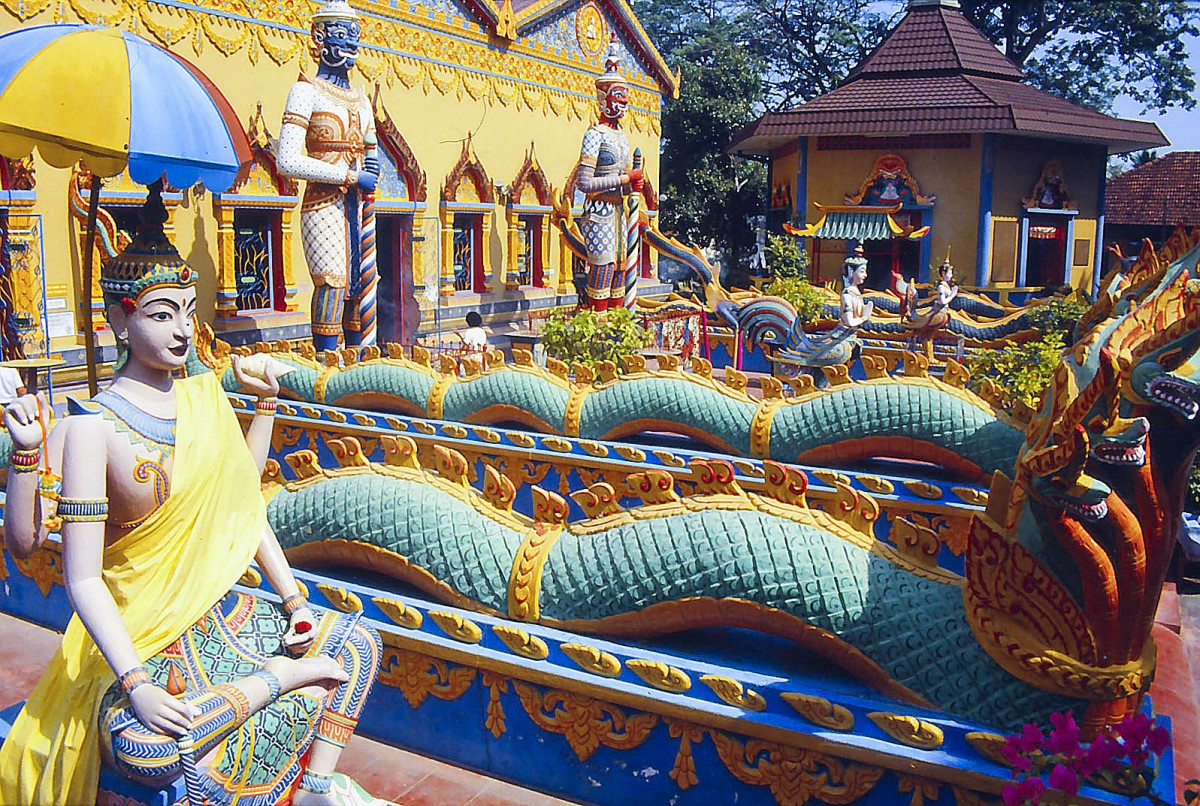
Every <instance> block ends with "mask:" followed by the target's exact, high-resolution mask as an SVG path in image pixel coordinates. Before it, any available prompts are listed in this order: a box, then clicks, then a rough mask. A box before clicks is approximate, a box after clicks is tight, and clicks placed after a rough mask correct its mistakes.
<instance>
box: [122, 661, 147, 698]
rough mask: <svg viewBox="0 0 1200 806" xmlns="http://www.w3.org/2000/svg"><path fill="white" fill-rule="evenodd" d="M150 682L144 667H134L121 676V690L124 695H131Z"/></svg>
mask: <svg viewBox="0 0 1200 806" xmlns="http://www.w3.org/2000/svg"><path fill="white" fill-rule="evenodd" d="M149 682H150V673H149V672H147V671H146V667H145V666H134V667H133V668H132V669H130V670H129V671H128V672H126V673H125V674H123V675H121V690H122V691H124V692H125V694H126V695H129V694H132V693H133V692H134V690H135V689H136V688H137V687H138V686H144V685H146V684H147V683H149Z"/></svg>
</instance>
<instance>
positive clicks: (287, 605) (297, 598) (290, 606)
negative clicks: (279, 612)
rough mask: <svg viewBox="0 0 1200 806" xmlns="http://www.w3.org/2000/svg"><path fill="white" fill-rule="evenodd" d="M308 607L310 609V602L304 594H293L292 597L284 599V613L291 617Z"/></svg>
mask: <svg viewBox="0 0 1200 806" xmlns="http://www.w3.org/2000/svg"><path fill="white" fill-rule="evenodd" d="M306 607H308V600H307V599H305V598H304V594H302V593H293V594H292V595H291V596H285V597H283V611H284V612H285V613H287V614H288V615H289V616H290V615H292V614H293V613H296V612H298V611H300V610H303V609H304V608H306Z"/></svg>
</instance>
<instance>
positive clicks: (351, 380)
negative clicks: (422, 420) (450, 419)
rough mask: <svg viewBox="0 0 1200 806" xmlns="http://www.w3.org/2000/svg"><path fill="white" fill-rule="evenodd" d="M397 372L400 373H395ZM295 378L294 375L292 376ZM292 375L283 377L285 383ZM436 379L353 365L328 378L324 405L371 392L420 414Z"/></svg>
mask: <svg viewBox="0 0 1200 806" xmlns="http://www.w3.org/2000/svg"><path fill="white" fill-rule="evenodd" d="M397 370H400V371H397ZM293 374H295V373H293ZM290 377H291V375H285V376H284V380H287V379H288V378H290ZM434 382H435V379H434V378H433V377H432V376H430V375H427V374H425V373H424V372H415V371H413V370H411V369H408V368H407V367H397V366H395V365H391V364H387V363H385V362H383V361H368V362H366V363H363V364H354V365H352V366H349V367H346V368H345V369H344V370H342V371H341V372H335V373H333V374H332V375H330V376H329V382H328V383H327V384H326V385H325V403H327V404H329V405H331V406H336V405H337V402H338V400H340V399H341V398H343V397H346V396H347V395H357V394H362V393H364V392H372V393H375V394H380V395H388V396H390V397H395V398H400V399H401V400H407V401H408V402H409V403H411V404H413V405H414V406H416V407H417V408H418V409H420V410H422V411H423V410H424V409H425V404H426V403H428V402H429V390H430V389H432V388H433V384H434Z"/></svg>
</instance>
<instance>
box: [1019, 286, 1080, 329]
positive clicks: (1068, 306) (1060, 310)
mask: <svg viewBox="0 0 1200 806" xmlns="http://www.w3.org/2000/svg"><path fill="white" fill-rule="evenodd" d="M1090 307H1091V305H1090V304H1089V303H1088V302H1086V301H1084V300H1082V299H1080V298H1079V297H1078V296H1077V295H1075V294H1072V295H1071V296H1069V297H1057V298H1055V299H1052V300H1050V301H1049V302H1047V303H1046V304H1044V305H1039V306H1037V307H1036V308H1034V309H1033V310H1031V311H1030V312H1029V321H1030V323H1032V324H1033V326H1034V327H1036V328H1037V329H1038V330H1040V331H1042V332H1043V333H1061V334H1063V335H1064V336H1069V335H1070V334H1071V331H1073V330H1074V329H1075V323H1076V322H1078V321H1079V317H1081V316H1083V315H1084V314H1085V313H1087V310H1088V308H1090Z"/></svg>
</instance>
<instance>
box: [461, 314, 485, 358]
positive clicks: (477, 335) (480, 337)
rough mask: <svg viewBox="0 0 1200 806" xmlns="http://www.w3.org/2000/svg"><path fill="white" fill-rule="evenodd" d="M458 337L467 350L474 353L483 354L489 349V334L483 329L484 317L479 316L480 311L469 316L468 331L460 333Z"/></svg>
mask: <svg viewBox="0 0 1200 806" xmlns="http://www.w3.org/2000/svg"><path fill="white" fill-rule="evenodd" d="M458 337H459V338H460V339H462V343H463V344H465V345H466V346H467V349H469V350H471V351H473V352H475V351H477V352H483V351H484V350H485V349H486V348H487V343H488V334H487V331H486V330H484V329H483V317H482V316H480V315H479V311H471V312H470V313H468V314H467V329H466V330H464V331H462V332H461V333H459V334H458Z"/></svg>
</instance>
